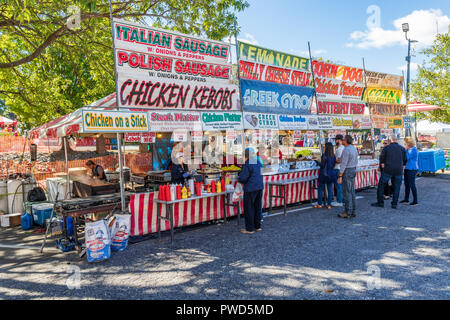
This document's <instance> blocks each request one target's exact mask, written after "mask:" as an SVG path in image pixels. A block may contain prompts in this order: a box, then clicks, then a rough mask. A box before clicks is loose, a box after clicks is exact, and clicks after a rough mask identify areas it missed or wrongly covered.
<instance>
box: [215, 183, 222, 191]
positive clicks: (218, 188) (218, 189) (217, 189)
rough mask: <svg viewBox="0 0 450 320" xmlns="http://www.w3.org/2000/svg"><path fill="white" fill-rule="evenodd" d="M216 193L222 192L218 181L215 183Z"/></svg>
mask: <svg viewBox="0 0 450 320" xmlns="http://www.w3.org/2000/svg"><path fill="white" fill-rule="evenodd" d="M216 192H217V193H221V192H222V184H221V183H220V181H217V188H216Z"/></svg>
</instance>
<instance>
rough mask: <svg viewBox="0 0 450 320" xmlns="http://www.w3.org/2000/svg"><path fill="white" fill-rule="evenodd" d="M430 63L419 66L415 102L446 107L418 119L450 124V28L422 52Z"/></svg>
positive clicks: (415, 84) (413, 84)
mask: <svg viewBox="0 0 450 320" xmlns="http://www.w3.org/2000/svg"><path fill="white" fill-rule="evenodd" d="M422 53H423V54H425V55H426V56H427V57H428V59H429V61H428V62H424V64H423V66H419V71H418V76H417V79H416V81H414V82H413V83H412V96H413V99H414V100H417V101H420V102H422V103H427V104H431V105H437V106H441V107H444V109H439V110H434V111H431V112H427V113H423V112H422V113H418V114H417V117H418V118H421V119H429V120H430V121H434V122H444V123H450V27H449V32H447V33H445V34H439V35H437V37H436V40H435V41H434V44H433V45H432V46H431V47H430V48H426V49H424V50H422Z"/></svg>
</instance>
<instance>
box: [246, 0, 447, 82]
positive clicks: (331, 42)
mask: <svg viewBox="0 0 450 320" xmlns="http://www.w3.org/2000/svg"><path fill="white" fill-rule="evenodd" d="M248 1H249V3H250V7H249V8H248V9H247V10H245V12H243V13H239V14H238V18H239V25H240V27H241V32H240V34H239V38H240V39H242V40H246V41H248V42H253V43H255V44H258V45H260V46H263V47H268V48H271V49H275V50H279V51H284V52H288V53H295V54H298V55H302V56H307V50H308V45H307V42H308V41H310V42H311V50H312V51H313V56H321V57H323V58H326V59H330V60H332V61H335V62H338V63H342V64H346V65H349V66H355V67H362V58H363V57H364V59H365V63H366V69H367V70H372V71H380V72H387V73H394V74H399V75H401V74H402V71H401V70H400V68H401V67H402V66H406V62H405V56H406V54H407V41H406V40H405V37H404V34H403V32H402V31H401V23H403V22H405V21H407V22H408V23H409V25H410V30H411V31H410V34H409V35H410V37H411V38H412V39H417V40H419V41H420V42H419V43H418V44H417V45H416V48H415V51H416V52H417V51H418V50H420V49H421V48H423V47H424V46H428V45H429V44H431V43H432V41H433V39H434V38H435V36H436V33H437V31H439V33H444V32H446V31H447V30H448V25H449V24H450V1H449V0H436V1H433V0H431V1H423V0H422V1H419V0H408V1H404V0H398V1H375V0H372V1H365V0H360V1H353V0H346V1H332V0H316V1H301V0H297V1H295V0H277V1H266V0H248ZM370 6H372V7H370ZM373 6H376V7H373ZM369 7H370V8H369ZM368 8H369V9H370V10H369V11H370V12H369V13H367V10H368ZM378 8H379V11H378ZM377 12H379V15H377ZM378 16H379V17H380V19H377V17H378ZM368 20H369V24H368V23H367V21H368ZM377 22H379V24H378V23H377ZM394 22H396V24H395V25H394ZM436 22H437V23H436ZM423 60H424V57H423V56H421V55H419V54H416V57H413V58H412V62H413V68H412V77H413V78H414V77H415V74H416V72H415V68H416V63H419V64H422V62H423ZM405 76H406V71H405Z"/></svg>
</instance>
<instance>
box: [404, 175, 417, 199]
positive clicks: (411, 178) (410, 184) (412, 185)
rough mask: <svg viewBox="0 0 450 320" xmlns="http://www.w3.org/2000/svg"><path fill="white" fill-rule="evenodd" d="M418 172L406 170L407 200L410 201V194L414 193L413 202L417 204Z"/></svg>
mask: <svg viewBox="0 0 450 320" xmlns="http://www.w3.org/2000/svg"><path fill="white" fill-rule="evenodd" d="M416 175H417V170H405V174H404V176H405V200H406V201H409V192H410V191H412V194H413V201H414V202H417V188H416Z"/></svg>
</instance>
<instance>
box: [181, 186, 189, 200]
mask: <svg viewBox="0 0 450 320" xmlns="http://www.w3.org/2000/svg"><path fill="white" fill-rule="evenodd" d="M187 197H188V196H187V189H186V187H183V189H181V198H182V199H187Z"/></svg>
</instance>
